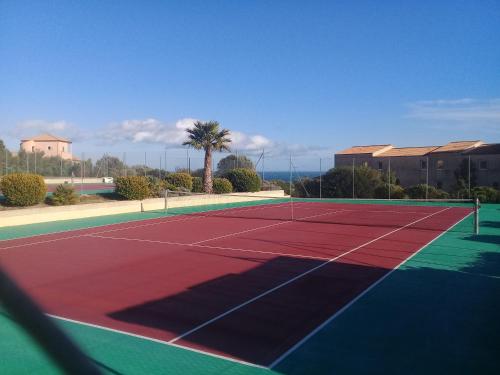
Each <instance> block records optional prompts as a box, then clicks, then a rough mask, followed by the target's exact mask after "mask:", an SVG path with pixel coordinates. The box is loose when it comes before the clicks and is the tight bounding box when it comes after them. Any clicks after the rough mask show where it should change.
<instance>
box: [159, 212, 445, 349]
mask: <svg viewBox="0 0 500 375" xmlns="http://www.w3.org/2000/svg"><path fill="white" fill-rule="evenodd" d="M449 209H450V207H447V208H444V209H442V210H439V211H437V212H434V213H432V214H430V215H427V216H425V217H423V218H420V219H417V220H415V221H412V222H411V223H409V224H406V225H405V226H402V227H400V228H397V229H394V230H391V231H390V232H387V233H386V234H383V235H381V236H379V237H377V238H374V239H372V240H370V241H368V242H365V243H363V244H361V245H359V246H356V247H354V248H352V249H350V250H348V251H346V252H344V253H342V254H340V255H338V256H336V257H334V258H330V259H328V260H327V261H325V262H323V263H321V264H319V265H318V266H315V267H313V268H311V269H309V270H307V271H305V272H303V273H301V274H299V275H297V276H294V277H293V278H291V279H289V280H287V281H285V282H283V283H281V284H278V285H277V286H275V287H274V288H271V289H268V290H267V291H265V292H263V293H261V294H259V295H257V296H255V297H253V298H251V299H249V300H247V301H245V302H243V303H241V304H239V305H237V306H235V307H233V308H231V309H229V310H227V311H225V312H223V313H222V314H219V315H217V316H215V317H214V318H212V319H210V320H207V321H206V322H204V323H202V324H200V325H198V326H196V327H194V328H192V329H190V330H188V331H186V332H184V333H182V334H180V335H179V336H177V337H175V338H173V339H172V340H170V341H169V342H170V343H174V342H176V341H179V340H180V339H182V338H183V337H186V336H188V335H190V334H192V333H194V332H196V331H198V330H200V329H201V328H203V327H206V326H207V325H209V324H212V323H213V322H216V321H217V320H219V319H221V318H223V317H225V316H226V315H229V314H231V313H232V312H234V311H236V310H239V309H241V308H242V307H244V306H246V305H249V304H251V303H252V302H255V301H257V300H259V299H261V298H262V297H265V296H266V295H268V294H270V293H272V292H274V291H276V290H278V289H281V288H283V287H284V286H286V285H288V284H290V283H292V282H294V281H296V280H298V279H300V278H302V277H304V276H306V275H308V274H310V273H311V272H314V271H316V270H318V269H320V268H322V267H324V266H326V265H327V264H330V263H331V262H334V261H336V260H337V259H339V258H342V257H344V256H346V255H348V254H350V253H352V252H354V251H356V250H359V249H361V248H363V247H365V246H367V245H370V244H371V243H373V242H376V241H378V240H380V239H382V238H385V237H387V236H389V235H391V234H393V233H396V232H398V231H400V230H403V229H406V228H407V227H409V226H411V225H414V224H416V223H418V222H420V221H422V220H425V219H428V218H430V217H432V216H434V215H437V214H439V213H441V212H444V211H447V210H449Z"/></svg>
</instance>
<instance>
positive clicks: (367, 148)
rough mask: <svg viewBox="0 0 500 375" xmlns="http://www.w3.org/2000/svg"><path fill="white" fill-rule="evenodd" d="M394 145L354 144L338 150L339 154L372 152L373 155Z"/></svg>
mask: <svg viewBox="0 0 500 375" xmlns="http://www.w3.org/2000/svg"><path fill="white" fill-rule="evenodd" d="M393 147H394V146H392V145H370V146H353V147H350V148H348V149H345V150H343V151H340V152H337V155H354V154H372V156H375V155H378V154H379V153H380V152H384V151H387V150H390V149H391V148H393Z"/></svg>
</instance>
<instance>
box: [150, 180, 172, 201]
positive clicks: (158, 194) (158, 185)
mask: <svg viewBox="0 0 500 375" xmlns="http://www.w3.org/2000/svg"><path fill="white" fill-rule="evenodd" d="M148 184H149V193H150V194H151V197H153V198H162V197H163V196H164V195H165V189H166V188H167V185H168V183H167V182H166V181H164V180H161V179H159V178H158V177H154V176H148Z"/></svg>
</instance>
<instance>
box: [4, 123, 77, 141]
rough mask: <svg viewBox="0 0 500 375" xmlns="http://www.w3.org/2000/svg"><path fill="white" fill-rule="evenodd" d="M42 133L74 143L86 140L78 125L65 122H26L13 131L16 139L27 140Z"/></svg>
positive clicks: (12, 133)
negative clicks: (65, 138)
mask: <svg viewBox="0 0 500 375" xmlns="http://www.w3.org/2000/svg"><path fill="white" fill-rule="evenodd" d="M40 133H50V134H53V135H59V136H63V137H67V138H69V139H71V140H73V141H75V140H76V141H78V140H82V139H84V138H85V137H84V134H83V132H82V131H81V129H79V128H78V127H77V126H76V125H74V124H72V123H70V122H68V121H64V120H59V121H52V122H51V121H45V120H26V121H23V122H21V123H19V124H17V125H16V126H15V127H14V128H13V129H12V131H11V135H12V136H13V137H16V138H27V137H31V136H35V135H38V134H40Z"/></svg>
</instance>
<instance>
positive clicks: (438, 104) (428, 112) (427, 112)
mask: <svg viewBox="0 0 500 375" xmlns="http://www.w3.org/2000/svg"><path fill="white" fill-rule="evenodd" d="M406 117H410V118H416V119H422V120H440V121H450V122H462V123H464V122H469V123H471V125H472V123H473V122H476V125H477V124H478V123H485V122H489V123H497V124H498V125H499V126H500V98H492V99H485V100H479V99H472V98H463V99H451V100H446V99H438V100H422V101H418V102H415V103H411V104H410V105H409V113H408V114H407V115H406Z"/></svg>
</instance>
